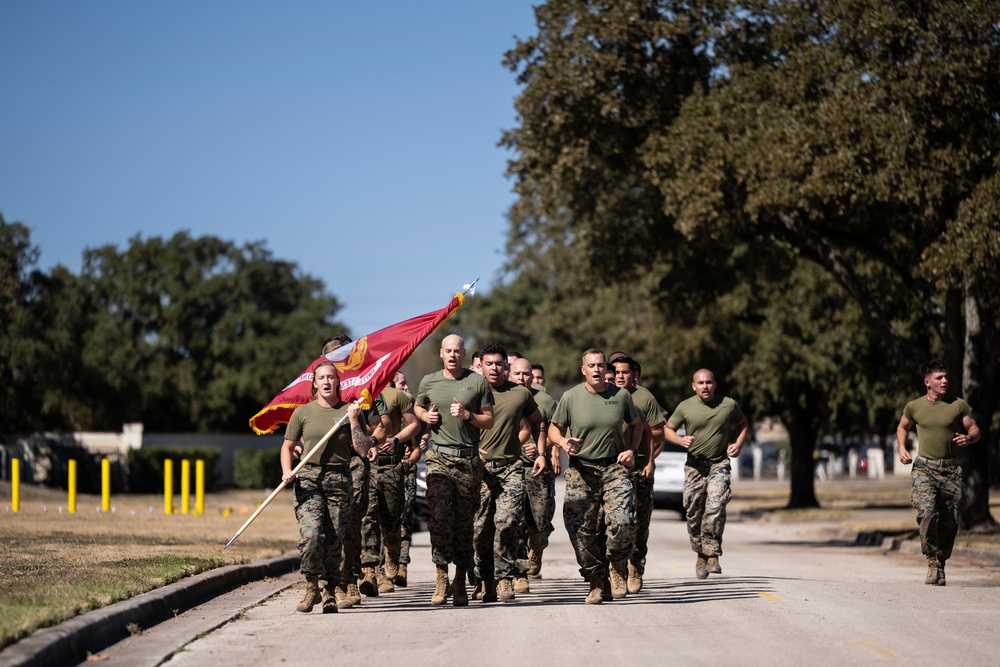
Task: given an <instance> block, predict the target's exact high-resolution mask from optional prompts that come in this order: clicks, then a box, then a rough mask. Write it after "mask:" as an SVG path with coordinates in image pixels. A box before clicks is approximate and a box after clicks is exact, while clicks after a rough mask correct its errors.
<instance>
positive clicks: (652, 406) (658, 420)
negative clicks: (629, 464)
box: [622, 386, 665, 471]
mask: <svg viewBox="0 0 1000 667" xmlns="http://www.w3.org/2000/svg"><path fill="white" fill-rule="evenodd" d="M630 393H631V394H632V402H633V403H635V409H636V410H638V411H639V414H640V415H642V417H643V420H644V421H645V423H647V424H649V426H650V428H656V427H657V426H659V425H660V424H662V423H663V422H664V421H665V419H664V417H663V408H661V407H660V404H659V403H657V402H656V398H655V397H654V396H653V394H651V393H650V391H649V390H648V389H646V388H645V387H640V386H637V387H636V388H635V389H632V390H631V391H630ZM622 437H623V438H625V439H626V440H628V437H629V435H628V425H624V426H622ZM648 462H649V452H647V451H646V448H645V447H639V450H638V451H637V452H636V453H635V465H634V466H633V469H634V470H637V471H638V470H642V469H643V468H645V467H646V464H647V463H648Z"/></svg>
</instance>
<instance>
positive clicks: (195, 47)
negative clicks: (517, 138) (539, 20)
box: [0, 0, 535, 336]
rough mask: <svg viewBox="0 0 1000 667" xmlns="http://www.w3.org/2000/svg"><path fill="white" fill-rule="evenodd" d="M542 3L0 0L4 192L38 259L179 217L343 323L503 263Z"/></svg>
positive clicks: (161, 230)
mask: <svg viewBox="0 0 1000 667" xmlns="http://www.w3.org/2000/svg"><path fill="white" fill-rule="evenodd" d="M534 31H535V26H534V14H533V10H532V3H531V2H528V1H522V0H513V1H511V0H505V1H504V2H495V3H477V2H467V1H447V2H443V1H442V2H434V1H431V2H422V3H420V2H395V1H392V2H380V3H358V2H297V1H295V2H281V3H279V2H257V1H241V2H230V1H225V2H223V1H218V0H213V1H212V2H193V1H175V2H165V1H163V2H124V1H120V2H111V1H106V0H102V1H94V2H71V1H60V2H55V1H46V0H38V1H27V0H4V1H3V2H0V98H2V102H0V213H2V214H3V215H4V218H5V219H6V220H7V221H8V222H13V221H20V222H23V223H24V224H26V225H27V226H28V227H30V228H31V230H32V241H33V243H34V244H35V245H37V246H39V248H40V250H41V259H40V262H39V265H40V266H41V267H42V268H45V269H48V268H51V267H52V266H54V265H55V264H57V263H58V264H63V265H65V266H67V267H69V268H70V269H71V270H73V271H74V272H78V271H79V270H80V263H81V254H82V252H83V250H84V249H85V248H90V247H98V246H102V245H105V244H114V245H117V246H119V247H121V248H124V246H125V245H126V243H127V241H128V239H129V238H131V237H133V236H135V235H136V234H142V236H143V237H146V238H148V237H154V236H164V237H169V236H171V235H172V234H174V233H175V232H177V231H180V230H188V231H190V232H191V233H192V234H194V235H196V236H199V235H205V234H208V235H214V236H218V237H221V238H223V239H227V240H232V241H236V242H238V243H241V244H242V243H245V242H249V241H257V240H264V241H265V242H266V243H267V247H268V248H269V249H270V250H271V251H272V253H273V254H274V256H275V257H277V258H280V259H287V260H291V261H295V262H297V263H298V265H299V266H300V267H301V268H302V269H303V270H304V271H306V272H308V273H310V274H312V275H314V276H316V277H318V278H320V279H321V280H323V281H324V282H325V283H326V285H327V288H328V290H329V291H330V292H332V293H333V294H334V295H336V296H337V297H338V299H339V300H340V301H341V302H342V303H343V304H344V309H343V310H342V311H341V313H340V319H341V320H342V321H343V322H344V323H345V324H347V325H348V326H349V327H350V329H351V330H352V332H353V333H354V335H355V336H359V335H363V334H366V333H370V332H371V331H374V330H377V329H380V328H382V327H384V326H387V325H389V324H392V323H394V322H396V321H399V320H402V319H406V318H408V317H412V316H414V315H418V314H420V313H424V312H427V311H430V310H434V309H437V308H440V307H442V306H444V305H445V304H446V303H447V301H448V299H449V298H450V297H451V295H452V294H454V292H456V291H457V290H459V289H461V287H462V284H463V283H465V282H469V281H471V280H473V279H475V278H476V277H481V278H482V281H481V282H480V287H483V288H485V289H489V288H490V287H491V285H493V284H495V279H496V275H497V271H498V269H499V267H500V265H501V264H502V262H503V259H504V258H503V246H504V242H505V238H506V231H507V222H506V217H505V215H506V211H507V208H508V206H509V205H510V203H511V202H512V201H513V195H512V194H511V186H512V183H511V181H509V180H508V179H506V178H505V177H504V175H503V173H504V169H505V167H506V162H507V160H508V158H509V157H510V156H509V154H508V153H507V152H506V151H504V150H503V149H501V148H499V147H498V146H497V142H498V140H499V138H500V134H501V132H502V130H504V129H507V128H511V127H513V126H514V125H515V123H516V116H515V113H514V107H513V102H514V98H515V97H516V95H517V93H518V88H517V86H516V84H515V81H514V76H513V74H512V73H510V72H509V71H507V70H506V69H504V67H503V66H502V65H501V59H502V57H503V53H504V52H505V51H506V50H507V49H510V48H512V47H513V46H514V44H515V36H517V37H520V38H526V37H529V36H530V35H532V34H534Z"/></svg>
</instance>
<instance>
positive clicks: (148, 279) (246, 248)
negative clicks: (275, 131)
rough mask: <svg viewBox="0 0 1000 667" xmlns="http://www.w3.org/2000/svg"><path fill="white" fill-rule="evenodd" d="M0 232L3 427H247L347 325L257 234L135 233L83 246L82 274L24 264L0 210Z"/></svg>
mask: <svg viewBox="0 0 1000 667" xmlns="http://www.w3.org/2000/svg"><path fill="white" fill-rule="evenodd" d="M0 232H2V233H3V234H4V236H5V237H13V238H14V239H15V240H17V243H16V244H14V245H13V246H10V247H11V250H12V253H11V255H12V256H11V257H8V256H7V254H6V252H7V251H6V250H5V255H4V256H3V257H2V258H0V260H2V262H3V264H2V266H0V271H2V273H0V279H2V280H3V285H4V288H3V289H4V292H3V297H4V319H3V328H2V330H0V336H2V337H3V341H2V343H3V345H2V346H0V349H3V350H5V357H4V359H3V363H4V365H3V367H2V369H0V372H2V373H3V381H4V382H3V384H4V394H3V404H2V405H0V411H2V412H3V414H4V419H3V421H4V423H6V424H8V425H10V426H9V428H10V429H11V430H16V431H22V432H24V431H30V430H57V429H61V428H68V429H73V430H118V429H120V428H121V425H122V423H125V422H131V421H141V422H143V423H144V424H145V427H146V428H147V429H148V430H151V431H158V432H183V431H199V432H209V431H213V432H218V431H222V432H225V431H232V432H242V431H245V430H246V429H247V428H248V427H247V420H248V419H249V417H250V416H251V415H253V414H254V413H255V412H256V411H257V410H258V409H260V407H261V406H262V405H264V404H265V403H266V402H267V401H268V400H270V399H271V397H272V396H273V395H274V393H275V392H276V391H277V389H280V388H281V387H283V386H284V385H285V384H287V382H288V380H289V378H291V377H293V376H294V375H295V374H296V373H297V372H298V371H300V370H301V368H302V366H303V365H304V363H306V362H307V361H308V360H311V358H308V359H307V358H306V357H304V356H303V354H304V351H308V350H313V351H315V352H317V353H318V351H319V346H320V344H321V342H322V341H323V339H324V338H326V337H327V336H329V335H330V332H331V331H333V330H336V329H340V330H343V328H344V327H343V326H341V325H339V324H338V323H337V322H336V320H335V316H336V313H337V311H338V310H339V309H340V305H339V304H338V302H337V300H336V298H335V297H333V296H332V295H330V294H328V293H327V292H326V290H325V288H324V286H323V284H322V283H321V282H320V281H319V280H318V279H316V278H313V277H312V276H309V275H306V274H303V273H302V272H301V271H300V270H299V269H298V267H297V266H296V265H295V264H294V263H291V262H287V261H282V260H278V259H275V258H274V257H273V256H272V255H271V253H270V252H269V251H268V250H267V249H266V247H265V246H264V245H263V243H259V242H258V243H249V244H246V245H243V246H238V245H235V244H233V243H231V242H228V241H223V240H221V239H218V238H215V237H211V236H202V237H192V236H191V235H190V234H188V233H187V232H180V233H177V234H175V235H174V236H172V237H171V238H169V239H162V238H149V239H144V238H142V237H141V236H136V237H134V238H132V239H131V240H130V241H129V243H128V246H127V247H126V248H125V249H124V250H120V249H119V248H117V247H115V246H111V245H108V246H103V247H99V248H93V249H88V250H86V251H85V252H84V256H83V268H82V270H81V272H80V275H78V276H77V275H74V274H72V273H71V272H70V271H68V270H67V269H65V268H64V267H61V266H57V267H55V268H54V269H52V270H51V271H49V272H42V271H39V270H29V269H30V267H31V266H32V265H33V264H34V262H35V261H36V259H37V251H36V249H34V248H33V247H32V246H31V245H30V241H29V236H28V232H27V229H26V228H25V227H24V226H23V225H21V224H19V223H11V224H8V223H6V222H3V221H2V219H0ZM3 247H4V248H5V249H7V248H8V245H7V244H6V243H5V244H3Z"/></svg>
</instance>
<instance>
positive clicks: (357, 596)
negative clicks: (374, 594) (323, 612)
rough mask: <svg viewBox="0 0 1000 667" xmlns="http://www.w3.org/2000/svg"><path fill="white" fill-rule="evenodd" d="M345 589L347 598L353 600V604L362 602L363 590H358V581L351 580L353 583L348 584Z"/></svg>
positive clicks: (356, 604)
mask: <svg viewBox="0 0 1000 667" xmlns="http://www.w3.org/2000/svg"><path fill="white" fill-rule="evenodd" d="M341 585H343V584H341ZM344 591H345V592H346V594H347V599H348V600H350V601H351V604H353V605H354V606H355V607H357V606H358V605H360V604H361V591H360V590H358V582H357V581H351V583H349V584H347V586H346V587H345V588H344Z"/></svg>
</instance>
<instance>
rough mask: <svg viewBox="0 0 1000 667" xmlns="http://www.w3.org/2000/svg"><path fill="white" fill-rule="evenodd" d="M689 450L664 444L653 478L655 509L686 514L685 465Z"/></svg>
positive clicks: (657, 458)
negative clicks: (684, 499) (684, 497)
mask: <svg viewBox="0 0 1000 667" xmlns="http://www.w3.org/2000/svg"><path fill="white" fill-rule="evenodd" d="M685 461H687V450H686V449H684V448H683V447H681V446H680V445H674V444H671V443H669V442H667V443H664V445H663V451H662V452H660V455H659V456H657V457H656V473H655V476H654V477H653V507H655V508H656V509H669V510H676V511H678V512H680V513H681V514H682V515H683V514H684V503H683V496H684V463H685Z"/></svg>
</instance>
